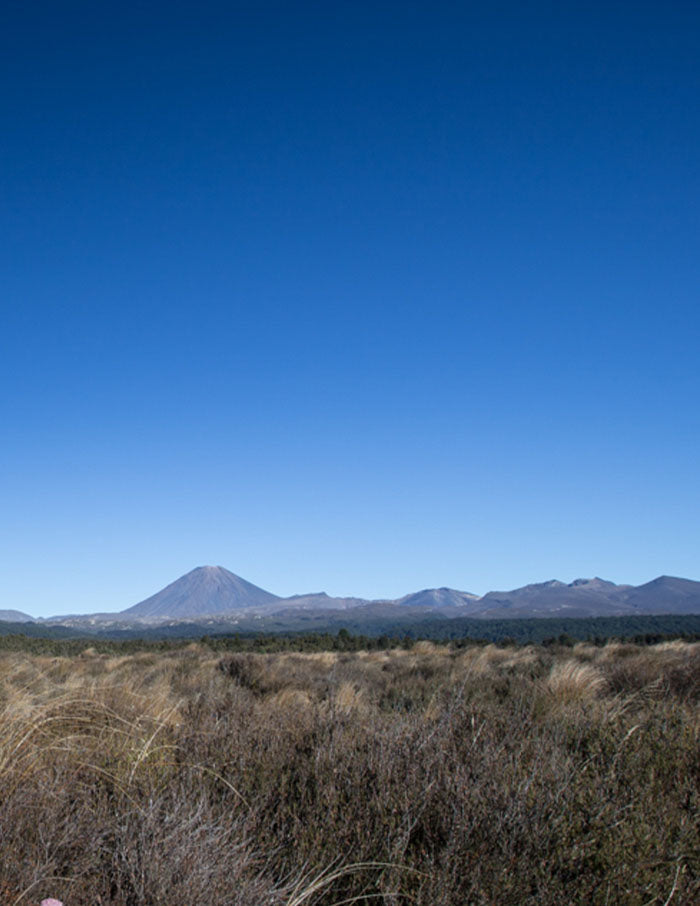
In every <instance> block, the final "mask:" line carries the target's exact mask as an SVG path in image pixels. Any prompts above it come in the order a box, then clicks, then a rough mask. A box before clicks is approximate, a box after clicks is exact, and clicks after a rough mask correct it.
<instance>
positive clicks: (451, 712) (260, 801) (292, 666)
mask: <svg viewBox="0 0 700 906" xmlns="http://www.w3.org/2000/svg"><path fill="white" fill-rule="evenodd" d="M699 681H700V644H697V643H687V642H682V641H677V642H667V643H664V644H660V645H655V646H647V647H642V646H637V645H634V644H629V643H625V644H623V643H611V644H608V645H605V646H595V645H593V644H584V643H579V644H576V645H574V646H573V647H571V646H569V645H564V644H550V645H549V646H547V647H525V648H515V647H507V646H506V647H500V648H499V647H495V646H493V645H487V646H484V645H482V646H470V647H465V648H448V647H445V646H438V645H435V644H432V643H430V642H417V643H415V644H413V645H412V646H411V647H407V648H406V649H395V650H375V651H357V652H354V651H342V650H336V651H325V652H311V653H303V652H298V653H294V652H280V653H272V654H261V653H252V652H238V653H236V652H234V653H228V654H225V653H224V654H222V653H216V652H213V651H212V650H211V649H210V648H209V647H207V646H206V645H203V644H191V645H189V646H187V647H180V648H177V649H175V650H170V651H167V650H166V651H145V652H140V653H134V654H121V655H115V654H109V653H100V652H99V651H98V650H97V649H87V650H83V652H82V653H81V654H80V655H75V656H71V657H54V656H51V655H49V654H43V655H41V654H29V653H26V652H21V651H16V652H7V651H6V652H3V653H2V654H1V655H0V712H1V716H0V720H1V721H2V724H1V727H2V733H1V734H0V846H1V849H2V852H1V856H2V857H1V858H0V902H1V903H3V904H7V906H13V904H18V906H19V904H36V903H39V902H40V900H41V899H42V898H43V897H48V896H54V897H58V898H59V899H62V900H63V902H64V903H65V904H66V906H95V904H100V906H142V904H161V903H165V902H182V903H188V904H190V906H219V904H221V906H224V904H226V906H228V904H241V906H242V904H246V906H251V904H252V906H256V904H261V906H262V904H271V906H273V904H280V906H298V904H302V903H309V904H311V903H313V904H319V906H330V904H340V903H343V902H352V901H356V902H376V903H383V904H391V906H399V904H421V906H429V904H430V906H432V904H466V903H474V904H491V903H499V904H536V903H537V904H539V903H551V904H562V906H563V904H570V903H581V904H584V903H586V904H588V903H594V904H595V903H600V904H604V903H624V904H639V906H642V904H659V906H662V904H665V903H668V902H676V903H679V904H680V903H690V902H694V901H696V900H697V898H698V896H700V882H699V878H698V871H699V850H698V816H699V810H698V809H699V803H698V788H699V783H698V781H699V780H700V765H699V763H698V754H697V753H698V730H699V729H700V721H699V719H698V703H699V697H700V682H699ZM669 898H670V899H669Z"/></svg>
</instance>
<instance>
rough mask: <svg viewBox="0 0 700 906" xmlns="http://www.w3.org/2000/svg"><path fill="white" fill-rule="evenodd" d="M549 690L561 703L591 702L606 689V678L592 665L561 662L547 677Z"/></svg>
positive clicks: (572, 661)
mask: <svg viewBox="0 0 700 906" xmlns="http://www.w3.org/2000/svg"><path fill="white" fill-rule="evenodd" d="M547 688H548V690H549V691H550V692H551V693H552V695H554V697H555V698H556V699H558V700H559V701H560V702H563V703H565V704H568V703H570V702H580V701H589V700H591V699H593V698H596V697H597V696H598V695H599V694H600V693H601V692H602V690H603V689H604V688H605V677H604V676H603V674H602V673H601V672H600V671H599V670H598V669H596V668H595V667H592V666H591V665H590V664H581V663H579V662H577V661H574V660H570V661H559V662H557V663H556V664H554V666H553V667H552V670H551V672H550V674H549V676H548V677H547Z"/></svg>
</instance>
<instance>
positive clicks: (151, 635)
mask: <svg viewBox="0 0 700 906" xmlns="http://www.w3.org/2000/svg"><path fill="white" fill-rule="evenodd" d="M341 629H347V630H348V631H350V632H352V633H355V634H360V635H367V636H375V637H376V636H381V635H386V636H390V637H399V638H400V637H402V636H408V637H410V638H414V639H415V638H424V639H432V640H434V641H449V640H455V639H461V638H471V639H485V640H487V641H492V642H500V641H502V640H503V639H513V640H514V641H516V642H518V643H520V644H527V643H530V642H535V643H539V642H542V641H544V640H545V639H549V638H556V637H558V636H560V635H562V634H565V635H569V636H571V637H572V638H574V639H579V640H586V639H595V638H603V639H605V638H616V637H617V638H620V637H622V638H631V637H633V636H641V635H646V634H650V635H658V636H676V637H683V636H692V635H694V634H697V633H700V614H690V615H682V614H664V615H659V616H644V615H641V616H633V617H588V618H585V619H574V618H568V617H558V618H541V619H540V618H538V619H523V618H520V619H512V620H481V619H469V618H466V617H454V618H447V617H444V616H442V615H437V616H436V615H435V614H430V613H427V612H426V611H425V610H417V611H410V610H401V612H400V613H397V611H396V609H395V608H386V609H384V610H383V611H381V612H379V613H377V611H376V610H369V609H359V608H358V609H353V610H352V611H342V612H339V611H328V612H325V613H323V612H316V613H302V614H298V615H297V616H296V617H295V618H293V619H290V618H289V617H287V618H285V619H282V618H280V617H266V618H263V617H260V618H255V619H253V618H251V619H248V620H245V619H241V620H237V621H235V622H229V621H226V620H208V621H206V622H189V621H187V622H173V623H165V624H158V625H155V626H150V625H148V624H143V623H138V622H137V623H133V624H124V623H118V624H113V625H105V624H99V623H98V624H84V623H81V624H79V625H78V626H62V625H61V624H56V623H6V622H0V636H20V635H21V636H25V637H27V638H49V639H71V638H85V639H98V638H99V639H116V640H118V639H152V640H156V639H198V638H201V637H202V636H212V637H217V636H224V635H241V636H248V637H249V636H256V635H264V634H300V633H309V632H315V633H324V632H331V633H336V632H338V631H339V630H341Z"/></svg>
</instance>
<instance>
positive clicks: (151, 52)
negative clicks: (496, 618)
mask: <svg viewBox="0 0 700 906" xmlns="http://www.w3.org/2000/svg"><path fill="white" fill-rule="evenodd" d="M0 74H1V78H0V86H1V88H0V114H1V116H2V123H3V129H2V136H1V137H0V193H1V195H0V198H1V202H2V203H1V206H0V217H1V221H0V229H1V230H2V242H1V243H0V277H1V281H2V282H1V287H0V292H1V305H2V311H1V317H0V417H1V421H0V424H1V426H2V428H1V430H2V438H1V441H2V442H1V444H0V463H1V466H2V468H1V472H0V507H1V508H2V520H1V532H2V534H1V536H0V566H1V568H2V571H1V576H2V581H1V583H0V608H10V607H12V608H17V609H20V610H24V611H27V612H29V613H31V614H33V615H35V616H36V615H48V614H55V613H60V612H64V613H65V612H88V611H94V610H116V609H121V608H123V607H127V606H129V605H131V604H134V603H135V602H136V601H139V600H141V599H142V598H144V597H146V596H147V595H150V594H152V593H153V592H155V591H156V590H158V589H159V588H160V587H161V586H163V585H165V584H167V583H168V582H170V581H172V580H173V579H175V578H176V577H177V576H179V575H181V574H182V573H184V572H186V571H187V570H189V569H191V568H193V567H194V566H197V565H200V564H221V565H223V566H226V567H227V568H229V569H231V570H233V571H234V572H236V573H238V574H240V575H242V576H244V577H245V578H247V579H249V580H250V581H253V582H255V583H257V584H260V585H262V586H264V587H265V588H268V589H269V590H271V591H274V592H276V593H278V594H292V593H295V592H304V591H318V590H321V589H324V590H326V591H328V592H329V593H331V594H356V595H362V596H372V597H382V596H391V597H393V596H398V595H401V594H405V593H407V592H410V591H414V590H416V589H419V588H423V587H429V586H436V585H449V586H452V587H456V588H460V589H463V590H466V591H472V592H477V593H483V592H485V591H487V590H489V589H494V588H495V589H503V588H511V587H514V586H517V585H522V584H525V583H527V582H531V581H541V580H544V579H548V578H552V577H557V578H560V579H562V580H565V581H571V580H572V579H574V578H576V577H578V576H590V575H596V574H597V575H601V576H604V577H605V578H609V579H612V580H614V581H619V582H633V583H635V584H637V583H640V582H644V581H647V580H649V579H651V578H653V577H654V576H656V575H658V574H660V573H669V574H673V575H681V576H687V577H690V578H699V579H700V544H699V540H700V539H699V532H698V523H699V513H700V478H699V469H698V459H699V457H698V453H699V447H700V405H699V399H700V361H699V358H698V352H699V349H700V342H699V340H700V312H699V310H698V302H699V294H698V287H699V286H700V279H699V278H700V253H699V247H700V245H699V242H698V240H699V239H700V206H699V204H698V199H699V198H700V169H699V162H698V150H699V149H700V113H699V110H700V108H699V105H698V98H699V97H700V5H699V4H698V3H697V2H682V0H680V2H674V3H672V4H662V3H660V2H653V3H652V2H643V0H642V2H635V3H632V2H614V0H613V2H610V0H606V2H587V3H576V2H573V3H554V2H547V3H545V2H539V0H533V2H529V3H525V4H524V3H522V2H500V3H499V2H490V3H484V4H477V3H443V2H431V3H411V2H405V0H404V2H401V3H398V2H396V3H386V2H372V3H365V2H357V0H356V2H353V3H345V2H335V3H306V2H295V3H289V2H288V3H280V2H260V0H255V2H254V0H251V2H243V3H237V2H227V3H223V2H222V3H214V2H206V0H205V2H201V0H200V2H198V3H193V2H177V0H169V2H167V3H161V2H151V3H145V4H144V3H139V4H136V3H133V2H129V0H127V2H120V3H118V4H117V3H112V2H104V3H94V2H91V3H87V2H70V0H68V2H63V3H60V4H57V3H48V2H41V0H37V2H35V3H31V4H29V3H26V2H5V3H3V4H2V10H1V11H0Z"/></svg>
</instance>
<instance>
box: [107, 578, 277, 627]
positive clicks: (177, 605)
mask: <svg viewBox="0 0 700 906" xmlns="http://www.w3.org/2000/svg"><path fill="white" fill-rule="evenodd" d="M277 600H279V598H278V597H277V595H273V594H272V593H271V592H269V591H265V589H263V588H259V587H258V586H257V585H253V584H252V583H251V582H247V581H246V580H245V579H241V577H240V576H237V575H236V574H235V573H232V572H230V571H229V570H227V569H224V567H223V566H197V567H195V568H194V569H192V570H190V572H188V573H185V575H184V576H180V578H179V579H176V580H175V582H171V583H170V585H167V586H166V587H165V588H163V589H162V590H161V591H159V592H156V594H154V595H151V597H150V598H146V599H145V600H144V601H140V602H139V603H138V604H134V606H133V607H129V608H127V609H126V610H123V611H122V612H121V613H122V615H124V616H129V617H136V618H137V619H153V618H157V619H180V620H187V619H190V618H191V617H201V616H208V615H212V614H221V613H231V612H232V611H236V610H245V609H248V608H255V607H261V606H262V605H265V604H272V603H273V602H274V601H277Z"/></svg>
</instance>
